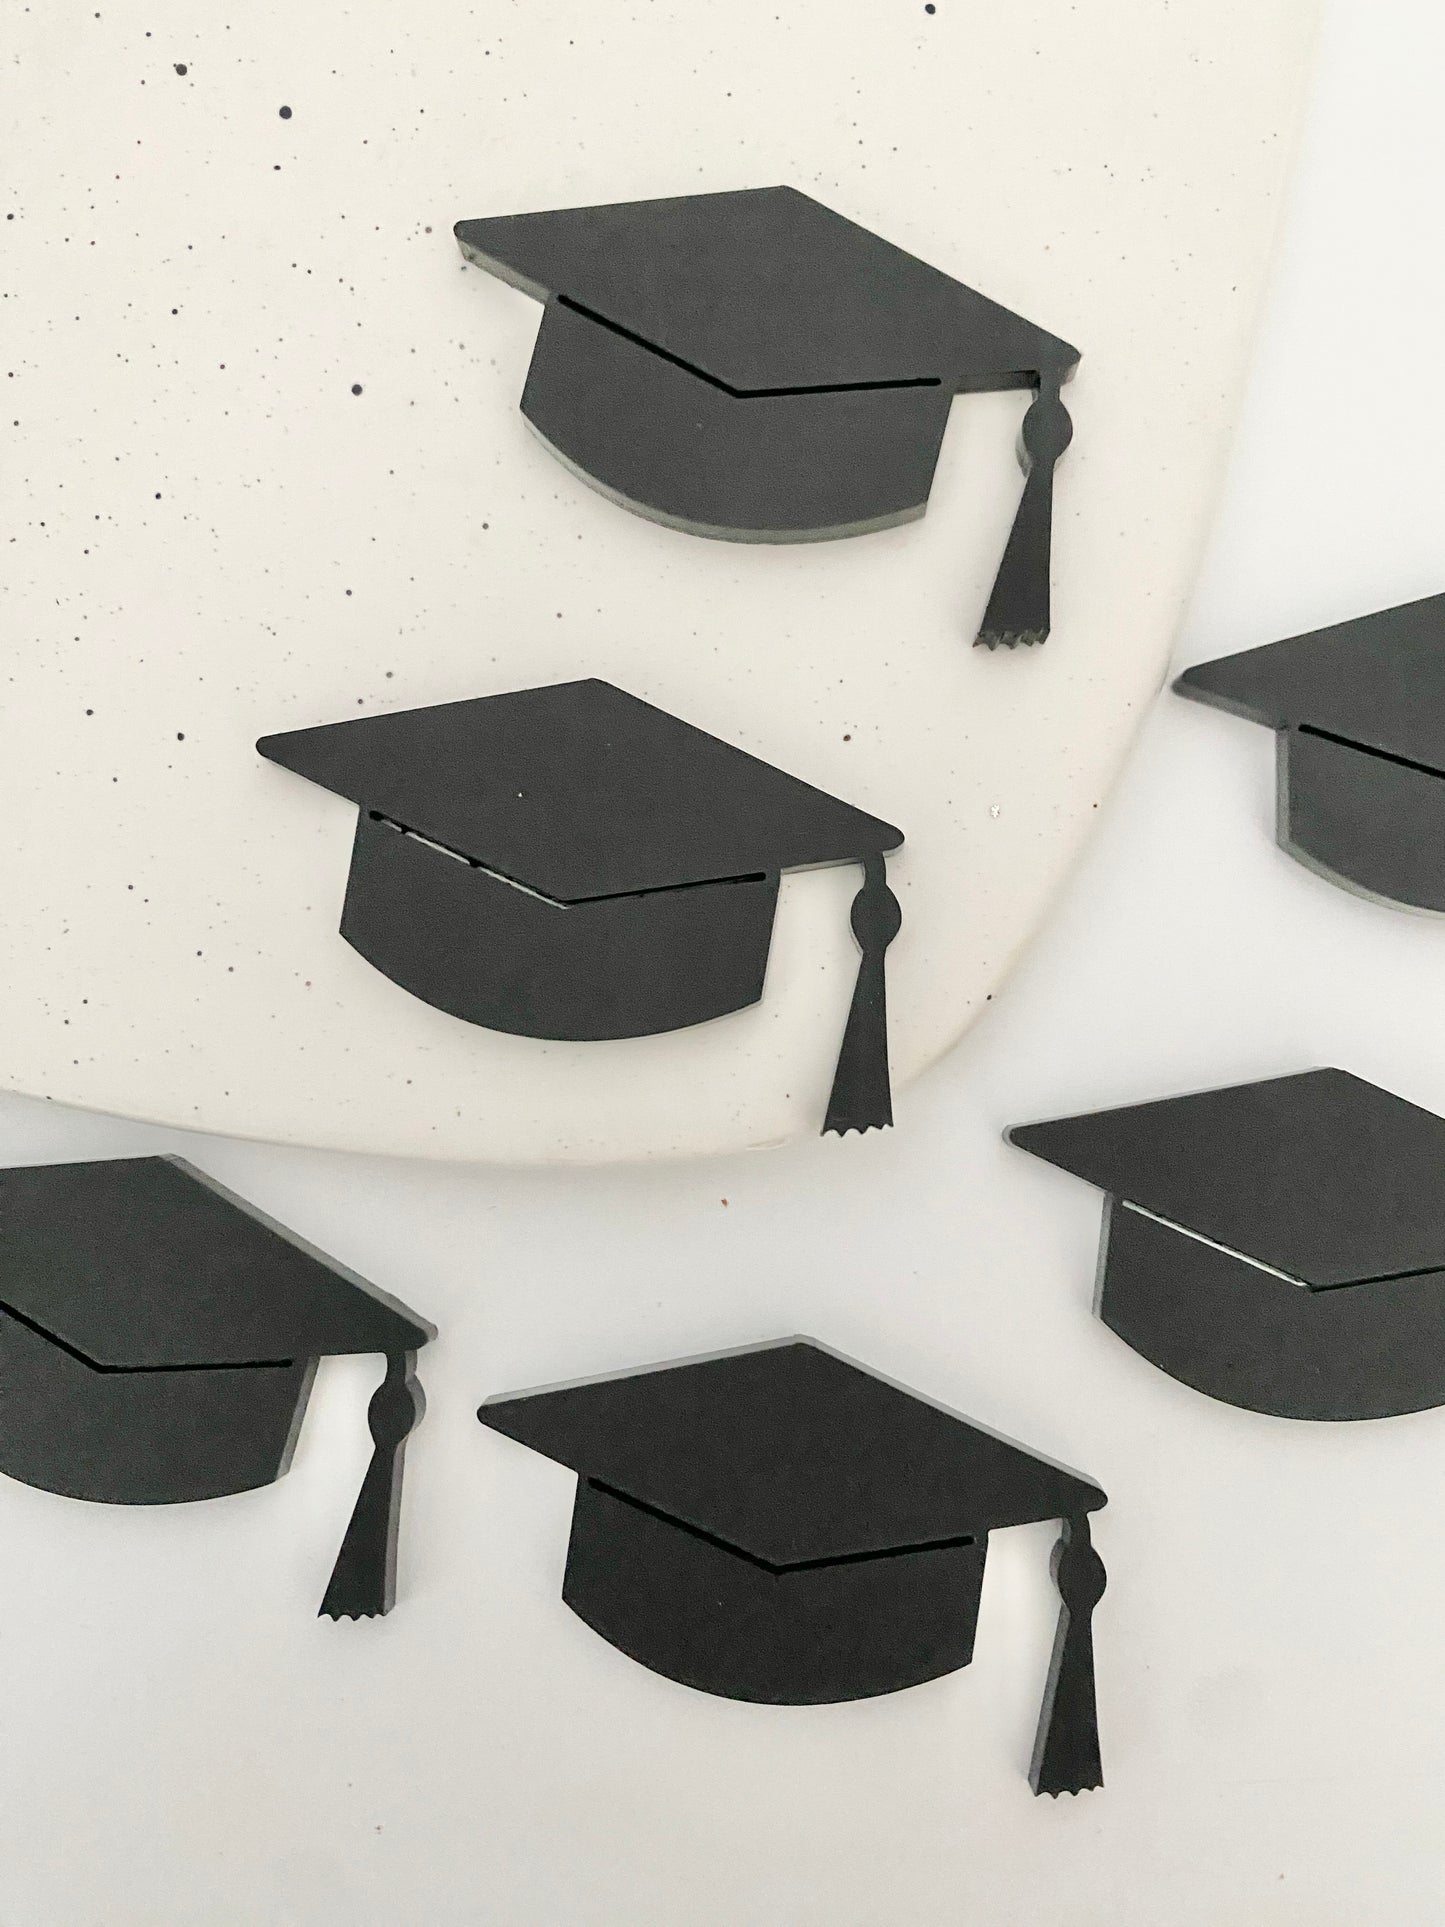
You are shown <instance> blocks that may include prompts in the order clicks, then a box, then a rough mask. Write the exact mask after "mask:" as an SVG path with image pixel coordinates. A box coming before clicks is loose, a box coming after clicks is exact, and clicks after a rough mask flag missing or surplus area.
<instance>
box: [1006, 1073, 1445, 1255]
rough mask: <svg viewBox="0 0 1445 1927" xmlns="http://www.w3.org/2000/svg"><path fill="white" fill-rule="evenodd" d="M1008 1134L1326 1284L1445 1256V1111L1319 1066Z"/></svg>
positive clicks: (1182, 1223) (1199, 1230)
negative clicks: (1444, 1204)
mask: <svg viewBox="0 0 1445 1927" xmlns="http://www.w3.org/2000/svg"><path fill="white" fill-rule="evenodd" d="M1007 1135H1008V1138H1009V1141H1010V1142H1011V1143H1013V1144H1016V1145H1018V1146H1019V1148H1020V1149H1022V1150H1025V1151H1031V1152H1032V1153H1033V1154H1034V1155H1035V1156H1036V1157H1040V1158H1043V1159H1045V1160H1046V1161H1047V1162H1048V1163H1050V1164H1056V1165H1058V1166H1060V1167H1061V1168H1062V1169H1063V1170H1066V1171H1070V1172H1072V1173H1073V1174H1074V1175H1075V1176H1077V1177H1081V1178H1084V1179H1086V1180H1087V1181H1088V1182H1089V1183H1091V1184H1096V1185H1098V1186H1099V1188H1100V1189H1101V1190H1103V1191H1107V1192H1109V1193H1110V1194H1111V1195H1113V1196H1115V1197H1117V1198H1119V1199H1121V1200H1122V1201H1124V1202H1126V1203H1129V1204H1134V1205H1137V1206H1139V1207H1141V1208H1142V1209H1143V1210H1145V1211H1149V1212H1152V1213H1154V1214H1155V1215H1156V1216H1158V1217H1160V1218H1163V1219H1164V1220H1166V1221H1167V1222H1168V1223H1169V1224H1171V1225H1173V1226H1175V1227H1177V1228H1179V1229H1182V1230H1185V1231H1192V1232H1194V1233H1196V1234H1197V1235H1198V1236H1200V1237H1203V1238H1206V1239H1209V1240H1210V1241H1212V1242H1213V1243H1216V1244H1219V1245H1222V1246H1223V1247H1225V1249H1226V1250H1228V1251H1231V1252H1235V1253H1238V1254H1240V1255H1242V1256H1244V1257H1247V1258H1251V1259H1253V1260H1255V1262H1256V1263H1258V1264H1262V1265H1267V1266H1269V1267H1271V1268H1273V1269H1275V1270H1277V1271H1281V1272H1283V1273H1284V1274H1285V1275H1286V1276H1287V1277H1290V1278H1293V1279H1297V1280H1299V1281H1300V1282H1301V1283H1303V1284H1306V1285H1309V1286H1311V1287H1313V1288H1315V1289H1326V1288H1329V1287H1332V1286H1340V1285H1351V1284H1362V1283H1366V1282H1370V1281H1372V1280H1381V1279H1386V1278H1394V1277H1398V1276H1401V1275H1402V1274H1408V1273H1411V1272H1422V1271H1427V1270H1432V1269H1436V1268H1439V1269H1445V1217H1442V1213H1441V1209H1440V1199H1441V1197H1442V1195H1445V1119H1442V1118H1439V1117H1436V1116H1435V1115H1434V1114H1433V1113H1432V1112H1430V1111H1425V1110H1421V1109H1420V1108H1419V1107H1418V1106H1416V1105H1414V1104H1408V1103H1406V1102H1405V1100H1404V1099H1403V1098H1400V1097H1396V1096H1394V1095H1393V1093H1391V1092H1389V1091H1383V1090H1380V1089H1379V1088H1378V1087H1377V1086H1375V1085H1373V1084H1370V1083H1367V1082H1366V1081H1365V1080H1364V1079H1362V1078H1358V1077H1354V1076H1352V1075H1350V1073H1348V1072H1347V1071H1341V1070H1333V1069H1327V1070H1316V1071H1306V1072H1302V1073H1300V1074H1298V1075H1295V1076H1290V1077H1279V1078H1271V1079H1267V1080H1265V1081H1263V1082H1260V1083H1255V1084H1242V1085H1235V1086H1231V1087H1229V1088H1226V1089H1222V1090H1215V1091H1201V1092H1198V1093H1195V1094H1193V1095H1190V1096H1186V1097H1177V1098H1168V1099H1164V1100H1162V1101H1159V1102H1156V1103H1149V1104H1137V1105H1128V1106H1125V1107H1123V1108H1121V1109H1118V1110H1112V1111H1098V1112H1094V1113H1091V1114H1086V1115H1083V1116H1079V1117H1070V1118H1059V1119H1055V1120H1052V1121H1050V1122H1047V1123H1041V1124H1030V1125H1022V1126H1017V1127H1015V1128H1013V1129H1011V1130H1010V1131H1009V1132H1008V1133H1007Z"/></svg>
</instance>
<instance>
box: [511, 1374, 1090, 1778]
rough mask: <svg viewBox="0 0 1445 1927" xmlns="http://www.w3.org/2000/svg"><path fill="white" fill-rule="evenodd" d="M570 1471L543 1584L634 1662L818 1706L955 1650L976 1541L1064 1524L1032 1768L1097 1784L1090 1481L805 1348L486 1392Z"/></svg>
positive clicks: (960, 1640)
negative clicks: (567, 1529)
mask: <svg viewBox="0 0 1445 1927" xmlns="http://www.w3.org/2000/svg"><path fill="white" fill-rule="evenodd" d="M477 1416H478V1417H479V1418H480V1419H481V1421H482V1423H483V1424H484V1425H488V1426H490V1427H491V1428H492V1429H493V1430H494V1431H497V1432H505V1433H506V1435H507V1436H508V1438H513V1439H517V1440H519V1441H520V1442H521V1443H522V1444H523V1445H526V1446H530V1447H531V1449H532V1450H533V1451H534V1452H541V1453H543V1454H545V1456H546V1457H547V1458H550V1459H555V1460H557V1461H558V1462H559V1463H560V1464H562V1465H566V1466H569V1467H571V1468H572V1469H573V1470H574V1471H575V1472H576V1473H577V1474H578V1480H577V1497H576V1502H575V1506H574V1509H573V1514H572V1537H571V1543H570V1545H569V1547H568V1552H567V1571H566V1577H565V1579H564V1581H563V1586H562V1597H563V1599H564V1600H565V1601H566V1603H567V1604H568V1605H569V1606H570V1607H571V1608H572V1610H573V1611H574V1612H575V1613H577V1614H578V1615H579V1616H580V1617H581V1618H582V1619H584V1620H586V1622H587V1624H588V1625H589V1626H591V1627H592V1628H593V1629H594V1630H595V1631H596V1632H598V1633H600V1634H601V1635H602V1637H603V1638H604V1639H606V1640H608V1641H609V1642H610V1643H611V1644H612V1645H614V1646H616V1647H618V1648H619V1649H620V1650H621V1651H622V1652H624V1653H627V1654H628V1655H629V1656H630V1657H631V1658H633V1659H635V1660H638V1661H640V1662H641V1664H642V1665H644V1666H647V1667H650V1668H651V1669H652V1670H653V1671H654V1672H658V1673H662V1674H665V1675H666V1676H667V1677H668V1678H670V1679H676V1680H680V1681H681V1682H682V1683H683V1684H684V1685H687V1686H693V1687H697V1688H698V1689H699V1690H701V1691H702V1692H705V1693H716V1694H719V1695H721V1696H722V1697H723V1698H726V1699H739V1700H758V1701H766V1702H769V1703H771V1704H774V1705H794V1706H799V1705H818V1704H825V1703H831V1702H834V1701H839V1700H852V1699H866V1698H869V1697H871V1696H873V1695H874V1694H878V1693H893V1692H898V1691H899V1690H901V1689H902V1688H903V1687H905V1686H916V1685H919V1684H921V1683H922V1682H923V1681H924V1680H930V1679H938V1678H940V1677H941V1676H942V1675H943V1674H945V1673H951V1672H953V1671H955V1670H956V1669H957V1668H958V1667H960V1666H966V1665H967V1664H968V1663H969V1661H970V1659H972V1657H973V1639H974V1631H975V1627H976V1624H977V1619H978V1607H979V1597H980V1591H981V1588H982V1584H983V1567H984V1555H985V1553H986V1552H987V1549H988V1535H989V1533H990V1532H991V1531H994V1530H996V1529H1001V1528H1003V1527H1005V1526H1014V1525H1026V1524H1029V1523H1032V1522H1035V1521H1039V1520H1044V1519H1061V1520H1062V1521H1063V1522H1064V1523H1063V1536H1062V1538H1061V1540H1060V1541H1059V1544H1058V1546H1057V1547H1056V1549H1055V1553H1054V1576H1055V1580H1056V1582H1057V1585H1058V1588H1059V1593H1060V1597H1061V1599H1062V1601H1063V1605H1062V1608H1061V1611H1060V1615H1059V1627H1058V1635H1057V1638H1056V1640H1055V1644H1054V1652H1053V1660H1052V1664H1051V1666H1050V1671H1049V1680H1048V1686H1047V1690H1046V1692H1045V1695H1044V1705H1043V1712H1042V1715H1041V1718H1040V1722H1039V1731H1038V1739H1037V1743H1036V1745H1035V1749H1034V1758H1033V1766H1032V1769H1031V1778H1032V1781H1033V1787H1034V1791H1035V1792H1036V1793H1054V1794H1057V1793H1079V1792H1082V1791H1083V1790H1084V1789H1085V1788H1088V1787H1096V1786H1101V1785H1102V1784H1103V1776H1102V1772H1101V1769H1100V1764H1099V1736H1098V1725H1097V1720H1096V1717H1095V1708H1094V1651H1093V1635H1092V1632H1091V1628H1090V1618H1091V1614H1092V1612H1093V1609H1094V1606H1095V1605H1096V1604H1097V1602H1098V1600H1099V1598H1100V1597H1101V1596H1102V1594H1103V1590H1104V1568H1103V1563H1102V1561H1101V1560H1100V1558H1099V1556H1098V1554H1097V1553H1096V1552H1095V1551H1094V1550H1093V1547H1092V1545H1091V1544H1090V1539H1089V1522H1088V1514H1089V1513H1090V1512H1094V1511H1097V1510H1098V1508H1099V1507H1100V1506H1102V1505H1103V1504H1105V1498H1104V1494H1103V1493H1102V1492H1101V1491H1100V1490H1099V1488H1098V1487H1097V1486H1096V1485H1093V1484H1091V1483H1090V1482H1089V1481H1088V1480H1087V1479H1083V1478H1081V1477H1079V1475H1078V1474H1077V1473H1073V1472H1068V1471H1065V1470H1064V1469H1063V1468H1062V1467H1060V1466H1057V1465H1054V1464H1052V1463H1050V1461H1048V1460H1047V1459H1041V1458H1039V1457H1037V1456H1036V1455H1035V1454H1034V1453H1032V1452H1027V1451H1025V1450H1024V1449H1023V1448H1022V1447H1021V1446H1017V1445H1012V1444H1010V1443H1009V1442H1008V1441H1007V1440H1006V1439H1001V1438H998V1437H997V1436H995V1434H994V1433H992V1432H987V1431H984V1430H983V1429H982V1428H981V1427H979V1426H977V1425H974V1424H971V1423H970V1422H969V1421H968V1420H966V1419H962V1418H959V1417H958V1416H957V1415H956V1414H955V1413H953V1412H950V1411H947V1410H945V1409H944V1408H943V1407H942V1406H938V1405H935V1404H933V1403H931V1402H930V1401H929V1400H927V1399H922V1398H919V1397H918V1396H917V1395H916V1394H915V1393H913V1392H908V1391H905V1390H903V1389H902V1387H900V1386H897V1385H893V1384H890V1383H889V1381H888V1380H887V1379H883V1378H879V1377H878V1376H877V1375H876V1374H875V1373H873V1372H870V1371H866V1370H865V1369H864V1368H863V1367H862V1366H861V1365H856V1364H854V1363H853V1362H852V1361H851V1360H849V1359H846V1358H843V1357H841V1356H839V1354H838V1353H836V1352H832V1351H829V1350H827V1349H825V1348H824V1347H823V1346H821V1345H819V1344H818V1343H817V1342H816V1341H815V1340H813V1339H811V1338H789V1339H783V1340H780V1341H778V1342H777V1343H775V1344H771V1345H759V1346H755V1347H752V1348H750V1349H748V1350H746V1351H737V1352H729V1353H725V1354H722V1355H720V1356H717V1357H712V1358H704V1359H695V1360H684V1361H681V1362H678V1363H674V1364H668V1365H659V1366H653V1367H651V1368H649V1369H647V1370H643V1371H640V1372H632V1373H628V1374H626V1375H624V1376H622V1377H618V1378H609V1379H603V1380H593V1381H592V1382H590V1383H584V1384H578V1385H566V1386H562V1387H560V1388H555V1389H550V1390H545V1391H535V1392H526V1393H523V1394H521V1395H520V1396H516V1397H509V1398H493V1399H489V1400H488V1401H487V1402H486V1404H485V1405H483V1406H482V1408H481V1410H480V1411H479V1412H478V1414H477Z"/></svg>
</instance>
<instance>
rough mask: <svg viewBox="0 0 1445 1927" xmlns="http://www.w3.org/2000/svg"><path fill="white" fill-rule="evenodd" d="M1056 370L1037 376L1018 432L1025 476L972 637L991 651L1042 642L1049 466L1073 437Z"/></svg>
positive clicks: (1050, 517) (1049, 540) (1048, 560)
mask: <svg viewBox="0 0 1445 1927" xmlns="http://www.w3.org/2000/svg"><path fill="white" fill-rule="evenodd" d="M1059 386H1060V380H1059V376H1058V375H1057V374H1044V375H1041V376H1040V377H1039V385H1038V387H1037V388H1036V389H1035V391H1034V398H1033V400H1032V401H1031V402H1030V403H1029V408H1028V413H1027V414H1026V415H1025V416H1024V420H1023V428H1022V431H1021V433H1020V436H1019V466H1020V468H1022V470H1023V472H1024V476H1025V481H1024V492H1023V497H1022V499H1021V500H1020V502H1019V506H1018V513H1017V514H1016V515H1015V516H1014V525H1013V528H1012V529H1011V530H1010V532H1009V539H1008V546H1007V548H1005V550H1004V552H1003V561H1002V562H1000V563H999V566H998V574H997V576H995V578H994V584H993V594H992V595H991V596H990V597H989V599H988V609H987V611H986V613H985V615H984V618H983V627H982V628H981V629H980V630H979V632H978V637H977V641H978V642H981V643H982V644H983V645H984V646H985V648H988V649H995V648H997V647H998V645H999V643H1003V644H1004V645H1005V646H1006V647H1007V648H1009V649H1012V648H1013V647H1014V646H1015V644H1017V643H1020V642H1042V641H1043V640H1044V637H1045V636H1047V634H1048V633H1049V571H1050V568H1051V566H1052V559H1053V536H1054V464H1055V462H1057V461H1058V459H1059V457H1060V456H1061V455H1062V454H1063V452H1064V450H1065V449H1066V448H1067V447H1068V445H1069V443H1070V442H1071V441H1072V440H1073V438H1074V425H1073V423H1072V422H1071V421H1070V419H1069V411H1068V409H1067V408H1065V406H1064V404H1063V401H1062V399H1061V398H1060V395H1059Z"/></svg>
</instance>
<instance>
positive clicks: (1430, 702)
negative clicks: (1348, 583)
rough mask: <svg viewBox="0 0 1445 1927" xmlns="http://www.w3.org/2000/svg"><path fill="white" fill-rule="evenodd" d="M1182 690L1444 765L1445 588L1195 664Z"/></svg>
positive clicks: (1264, 719) (1281, 725) (1269, 719)
mask: <svg viewBox="0 0 1445 1927" xmlns="http://www.w3.org/2000/svg"><path fill="white" fill-rule="evenodd" d="M1174 687H1175V690H1176V691H1177V692H1178V694H1179V695H1181V696H1188V697H1190V698H1192V699H1193V700H1195V701H1197V702H1204V703H1210V704H1212V705H1213V706H1215V707H1216V708H1219V709H1226V710H1229V711H1230V712H1231V713H1232V714H1234V715H1238V716H1243V717H1246V718H1247V719H1248V720H1249V721H1251V722H1257V723H1264V724H1266V725H1267V726H1268V727H1269V728H1271V729H1287V728H1290V727H1291V726H1304V727H1306V728H1309V729H1314V730H1318V731H1323V732H1325V733H1326V734H1328V735H1332V736H1339V737H1342V738H1344V739H1345V741H1346V742H1347V743H1350V744H1355V745H1358V746H1359V747H1360V748H1363V749H1369V750H1375V751H1377V752H1379V753H1380V754H1381V755H1384V756H1394V757H1402V758H1405V759H1408V760H1409V761H1412V762H1418V763H1422V764H1425V765H1426V766H1427V767H1429V768H1431V769H1436V770H1439V771H1440V772H1441V774H1445V595H1437V596H1427V597H1425V598H1424V599H1423V600H1422V601H1419V602H1407V603H1404V604H1402V605H1401V606H1400V607H1398V608H1394V609H1381V610H1378V611H1376V612H1375V613H1374V614H1371V615H1366V616H1361V617H1358V618H1357V619H1355V620H1354V621H1351V622H1341V623H1336V624H1334V625H1333V626H1331V627H1330V628H1326V629H1316V630H1312V631H1310V632H1309V633H1308V634H1305V635H1299V636H1290V637H1288V638H1286V639H1285V640H1284V641H1282V642H1271V643H1266V644H1265V645H1264V647H1263V648H1260V649H1246V650H1244V651H1243V652H1242V653H1240V654H1238V655H1233V656H1222V657H1220V658H1219V659H1218V660H1217V661H1215V662H1203V663H1198V664H1196V665H1195V667H1193V668H1192V669H1186V670H1185V671H1184V673H1183V675H1181V676H1180V677H1178V678H1177V680H1176V681H1175V684H1174Z"/></svg>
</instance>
